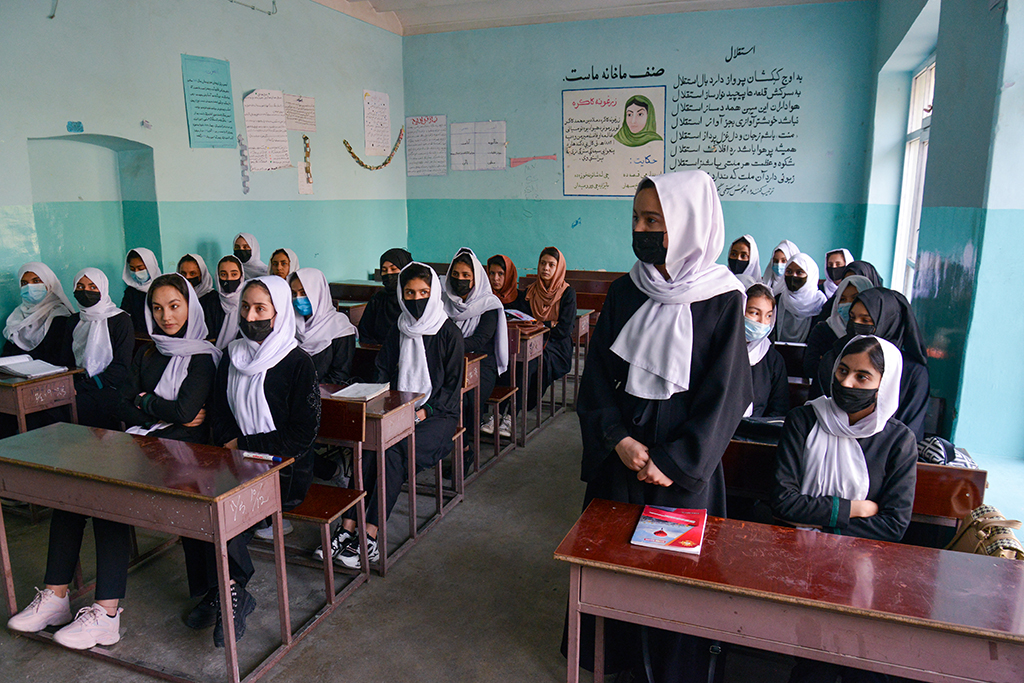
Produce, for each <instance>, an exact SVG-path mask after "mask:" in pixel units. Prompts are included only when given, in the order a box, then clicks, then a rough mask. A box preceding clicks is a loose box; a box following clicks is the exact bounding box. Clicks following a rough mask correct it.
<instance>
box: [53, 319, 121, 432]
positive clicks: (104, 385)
mask: <svg viewBox="0 0 1024 683" xmlns="http://www.w3.org/2000/svg"><path fill="white" fill-rule="evenodd" d="M79 319H80V314H78V313H75V314H74V315H72V316H71V317H70V318H68V324H67V328H66V329H65V330H64V343H63V345H62V356H61V362H60V364H61V365H66V366H67V367H69V368H72V367H76V366H77V362H76V361H75V352H74V351H73V350H72V348H71V344H72V341H73V338H72V335H73V334H74V331H75V327H77V326H78V322H79ZM107 330H108V332H109V333H110V347H111V350H112V351H113V353H114V359H113V360H111V361H110V364H109V365H107V367H106V368H104V370H103V372H101V373H100V374H98V375H96V376H95V377H87V376H86V373H84V372H80V373H78V374H76V375H75V393H76V394H77V396H76V397H75V404H76V406H77V408H78V424H82V425H86V426H88V427H101V428H103V429H118V428H119V427H120V425H119V418H118V417H117V410H118V408H117V404H118V401H119V400H120V390H121V387H122V386H123V385H124V383H125V381H126V380H127V379H128V369H129V368H130V367H131V363H132V352H133V351H134V350H135V331H134V329H133V328H132V320H131V318H130V317H129V316H128V314H127V313H124V312H121V313H118V314H117V315H112V316H110V317H109V318H107Z"/></svg>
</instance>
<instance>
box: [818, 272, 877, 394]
mask: <svg viewBox="0 0 1024 683" xmlns="http://www.w3.org/2000/svg"><path fill="white" fill-rule="evenodd" d="M872 287H874V285H872V284H871V280H869V279H867V278H866V277H864V276H863V275H848V276H847V277H846V278H845V279H843V280H842V281H840V283H839V287H838V288H837V289H836V292H837V295H835V296H833V297H832V299H830V301H831V302H832V303H831V304H829V303H828V302H825V307H826V308H827V310H825V309H822V313H827V314H828V315H827V317H826V318H825V319H824V320H822V321H820V322H817V323H815V324H814V327H812V328H811V333H810V334H808V335H807V348H806V349H804V361H803V373H804V375H803V376H804V377H806V378H808V379H813V378H815V377H817V376H818V364H819V363H820V362H821V357H822V356H824V355H825V354H826V353H827V352H828V350H829V349H831V348H832V346H833V344H835V343H836V342H837V341H839V339H840V337H845V336H846V325H847V323H848V322H849V321H850V307H851V306H853V300H854V299H856V298H857V294H859V293H860V292H864V291H867V290H869V289H871V288H872ZM819 317H820V316H819Z"/></svg>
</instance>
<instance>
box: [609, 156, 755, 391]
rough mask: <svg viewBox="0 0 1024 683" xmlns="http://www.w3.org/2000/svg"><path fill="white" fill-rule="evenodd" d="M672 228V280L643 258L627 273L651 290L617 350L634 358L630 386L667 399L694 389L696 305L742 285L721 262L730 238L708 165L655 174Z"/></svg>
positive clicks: (668, 260) (616, 344) (669, 263)
mask: <svg viewBox="0 0 1024 683" xmlns="http://www.w3.org/2000/svg"><path fill="white" fill-rule="evenodd" d="M650 179H651V181H653V182H654V186H655V188H656V189H657V192H658V198H659V199H660V200H661V208H662V211H663V212H664V215H665V225H666V227H667V230H668V255H667V257H666V259H665V267H666V269H667V270H668V275H669V279H668V280H666V279H665V278H664V277H663V276H662V275H661V272H660V271H659V270H658V269H657V268H656V267H655V266H653V265H651V264H649V263H643V262H641V261H637V262H636V263H635V264H633V268H632V269H631V270H630V271H629V277H630V279H632V280H633V283H634V284H635V285H636V286H637V287H638V288H639V289H640V291H641V292H643V293H644V294H646V295H647V297H648V300H647V301H646V302H644V304H643V306H641V307H640V308H639V309H638V310H637V312H636V313H634V314H633V316H632V317H631V318H630V319H629V320H628V321H627V322H626V324H625V325H624V326H623V328H622V330H621V331H620V332H619V336H618V337H617V338H616V339H615V342H614V343H613V344H612V345H611V350H612V351H613V352H614V353H615V354H616V355H617V356H619V357H620V358H622V359H623V360H625V361H626V362H627V363H629V376H628V379H627V380H626V392H627V393H629V394H631V395H633V396H636V397H638V398H647V399H657V400H660V399H666V398H669V397H670V396H672V395H673V394H676V393H679V392H681V391H686V390H687V389H689V388H690V364H691V355H692V352H693V320H692V318H691V315H690V304H692V303H694V302H697V301H705V300H707V299H710V298H712V297H715V296H718V295H719V294H723V293H725V292H730V291H737V292H742V291H743V287H742V285H740V282H739V280H737V279H736V278H735V277H734V276H733V274H732V273H731V272H730V271H729V269H728V268H726V267H725V266H720V265H717V264H716V263H715V261H716V260H717V259H718V257H719V255H720V254H721V253H722V246H723V245H724V243H725V224H724V222H723V220H722V204H721V202H720V201H719V199H718V191H717V190H716V189H715V182H714V180H712V179H711V176H709V175H708V174H707V173H705V172H704V171H680V172H677V173H666V174H664V175H659V176H651V177H650Z"/></svg>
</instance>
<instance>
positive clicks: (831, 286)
mask: <svg viewBox="0 0 1024 683" xmlns="http://www.w3.org/2000/svg"><path fill="white" fill-rule="evenodd" d="M836 252H842V254H843V258H844V259H846V265H847V266H848V265H850V264H851V263H853V254H851V253H850V250H849V249H831V250H829V251H826V252H825V270H823V271H822V272H823V273H825V298H827V299H831V298H832V295H833V294H835V293H836V290H837V289H839V285H837V284H836V283H834V282H832V278H831V277H829V274H828V257H829V256H831V255H832V254H835V253H836ZM844 267H845V266H844Z"/></svg>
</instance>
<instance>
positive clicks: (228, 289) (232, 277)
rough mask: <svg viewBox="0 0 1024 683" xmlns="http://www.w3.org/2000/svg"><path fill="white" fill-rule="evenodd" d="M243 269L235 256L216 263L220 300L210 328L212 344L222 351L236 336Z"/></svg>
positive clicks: (243, 281) (243, 279) (243, 277)
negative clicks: (214, 322) (218, 312)
mask: <svg viewBox="0 0 1024 683" xmlns="http://www.w3.org/2000/svg"><path fill="white" fill-rule="evenodd" d="M244 283H245V271H244V270H243V268H242V262H241V261H239V260H238V257H236V256H225V257H224V258H222V259H221V260H220V261H219V262H218V263H217V287H218V289H217V298H218V300H219V301H220V315H219V316H218V320H219V321H220V322H218V323H217V326H216V327H215V328H214V329H212V330H210V331H209V332H210V334H211V335H212V334H216V341H215V342H214V344H215V345H216V346H217V348H218V349H220V350H221V351H223V350H224V349H226V348H227V347H228V344H230V343H231V342H233V341H234V340H235V339H237V338H238V304H239V302H240V301H241V300H242V285H243V284H244Z"/></svg>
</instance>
